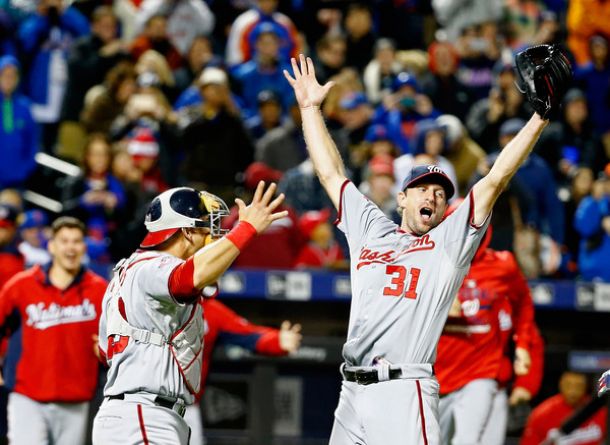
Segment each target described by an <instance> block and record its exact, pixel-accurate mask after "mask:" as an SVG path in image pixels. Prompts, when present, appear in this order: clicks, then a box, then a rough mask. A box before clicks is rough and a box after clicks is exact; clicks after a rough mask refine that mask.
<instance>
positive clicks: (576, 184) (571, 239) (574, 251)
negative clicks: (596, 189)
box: [565, 167, 595, 270]
mask: <svg viewBox="0 0 610 445" xmlns="http://www.w3.org/2000/svg"><path fill="white" fill-rule="evenodd" d="M594 178H595V177H594V175H593V171H592V170H591V169H590V168H587V167H579V168H577V169H576V171H575V172H574V173H573V177H572V178H571V183H570V189H569V198H568V199H567V200H566V201H565V208H566V217H565V227H566V247H567V248H568V253H569V255H570V258H571V259H572V260H574V261H573V262H572V261H571V263H570V265H571V266H573V267H574V270H576V267H575V266H576V264H577V263H576V261H575V260H576V259H577V258H578V251H579V248H580V238H581V236H580V233H579V232H578V230H577V229H576V226H575V224H574V217H575V215H576V210H577V209H578V206H579V205H580V203H581V201H582V200H583V199H584V198H586V197H587V196H589V195H590V194H591V190H592V188H593V182H594Z"/></svg>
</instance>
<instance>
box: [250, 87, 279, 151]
mask: <svg viewBox="0 0 610 445" xmlns="http://www.w3.org/2000/svg"><path fill="white" fill-rule="evenodd" d="M256 102H257V104H258V113H257V114H256V115H255V116H252V117H251V118H250V119H248V120H247V121H246V127H247V128H248V131H249V132H250V136H251V137H252V139H253V140H254V142H255V143H258V141H260V140H261V139H262V138H263V137H264V136H265V135H266V134H267V133H268V132H270V131H271V130H273V129H274V128H278V127H279V126H280V125H281V124H282V103H281V102H280V98H279V97H278V95H277V94H276V93H275V92H274V91H272V90H263V91H261V92H260V93H258V96H257V98H256Z"/></svg>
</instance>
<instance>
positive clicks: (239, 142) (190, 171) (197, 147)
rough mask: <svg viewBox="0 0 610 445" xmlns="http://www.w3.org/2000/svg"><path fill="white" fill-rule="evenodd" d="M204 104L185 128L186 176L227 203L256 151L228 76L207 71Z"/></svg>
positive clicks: (202, 83)
mask: <svg viewBox="0 0 610 445" xmlns="http://www.w3.org/2000/svg"><path fill="white" fill-rule="evenodd" d="M200 88H201V95H202V97H203V104H202V105H201V106H200V107H198V112H197V114H196V115H195V116H194V118H193V119H192V120H185V122H183V124H182V147H183V149H184V150H185V154H186V159H185V161H184V175H185V178H186V180H187V181H188V182H189V183H190V184H191V185H192V186H193V187H194V188H196V189H198V190H207V191H209V192H210V193H213V194H215V195H218V196H220V197H221V198H222V199H223V200H225V201H226V200H228V199H229V197H231V196H232V195H233V189H234V187H235V186H236V185H237V183H238V174H241V173H243V172H244V170H245V169H246V167H247V166H248V165H249V164H250V163H251V162H252V160H253V156H254V147H253V146H252V143H251V141H250V139H249V137H248V134H247V131H246V129H245V128H244V126H243V124H242V122H241V119H240V118H239V117H237V115H236V113H235V108H234V105H233V104H232V102H231V97H230V95H229V84H228V79H227V75H226V73H225V72H224V71H222V70H221V69H219V68H213V67H210V68H206V69H205V70H204V71H203V73H202V74H201V78H200Z"/></svg>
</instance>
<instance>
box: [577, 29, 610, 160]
mask: <svg viewBox="0 0 610 445" xmlns="http://www.w3.org/2000/svg"><path fill="white" fill-rule="evenodd" d="M589 44H590V47H589V48H590V54H591V62H589V63H587V64H586V65H584V66H582V67H581V68H577V69H576V70H575V72H574V80H575V82H576V83H578V84H580V85H581V87H582V88H583V90H584V92H585V95H586V96H587V105H588V108H589V111H590V115H591V122H592V123H593V129H594V130H595V131H596V132H597V133H598V134H599V135H600V136H602V138H603V142H604V146H605V149H606V153H610V81H609V80H608V79H610V51H609V50H608V40H607V39H606V38H604V37H601V36H593V37H591V40H590V42H589Z"/></svg>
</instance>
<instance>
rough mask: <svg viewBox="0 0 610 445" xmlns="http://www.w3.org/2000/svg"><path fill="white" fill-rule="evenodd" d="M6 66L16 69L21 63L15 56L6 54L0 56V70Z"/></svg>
mask: <svg viewBox="0 0 610 445" xmlns="http://www.w3.org/2000/svg"><path fill="white" fill-rule="evenodd" d="M7 66H14V67H15V68H17V69H20V68H21V64H20V63H19V60H17V58H16V57H14V56H11V55H6V56H2V57H0V71H2V70H3V69H4V68H6V67H7Z"/></svg>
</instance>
